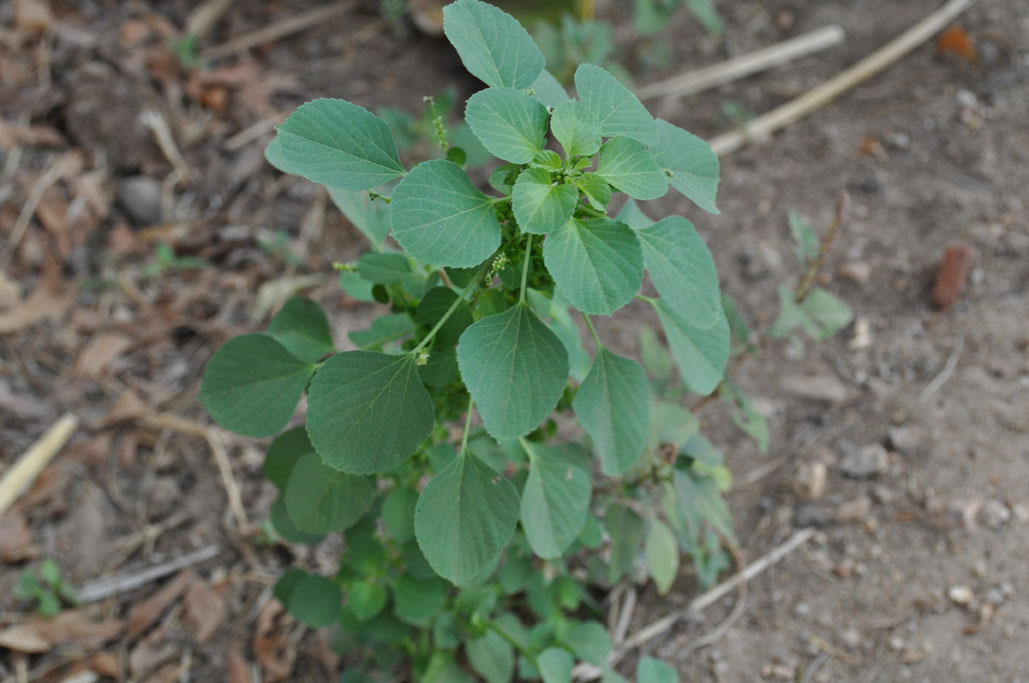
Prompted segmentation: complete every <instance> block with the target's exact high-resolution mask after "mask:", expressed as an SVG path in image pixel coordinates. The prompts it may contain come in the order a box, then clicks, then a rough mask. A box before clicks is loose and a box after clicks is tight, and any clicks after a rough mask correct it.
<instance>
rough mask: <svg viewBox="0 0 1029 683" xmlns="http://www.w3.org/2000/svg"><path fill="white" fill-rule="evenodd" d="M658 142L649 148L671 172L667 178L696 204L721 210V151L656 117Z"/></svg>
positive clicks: (712, 209)
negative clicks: (719, 187)
mask: <svg viewBox="0 0 1029 683" xmlns="http://www.w3.org/2000/svg"><path fill="white" fill-rule="evenodd" d="M657 129H658V140H657V144H656V145H654V146H653V147H651V148H650V151H651V152H652V153H653V155H654V160H655V161H656V162H657V165H658V166H660V167H661V168H662V169H664V170H665V171H667V172H668V174H669V175H668V182H669V183H670V184H671V186H672V187H674V188H675V189H676V190H678V191H679V192H681V193H682V194H683V195H685V196H686V198H687V199H689V200H690V201H692V202H693V203H694V204H696V205H697V206H699V207H700V208H702V209H704V210H705V211H707V212H709V213H713V214H717V213H718V207H717V206H715V199H716V197H717V195H718V178H719V164H718V155H716V154H715V153H714V151H713V150H712V149H711V146H710V145H708V144H707V143H706V142H704V141H703V140H701V139H700V138H698V137H697V136H696V135H693V134H692V133H687V132H686V131H684V130H683V129H682V128H679V127H678V126H674V125H672V124H670V123H668V122H667V121H663V120H661V119H658V120H657Z"/></svg>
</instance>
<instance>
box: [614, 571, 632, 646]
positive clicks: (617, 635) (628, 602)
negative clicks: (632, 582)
mask: <svg viewBox="0 0 1029 683" xmlns="http://www.w3.org/2000/svg"><path fill="white" fill-rule="evenodd" d="M635 611H636V587H635V586H629V587H628V589H627V590H626V591H625V604H624V605H622V611H621V613H620V614H619V615H618V623H617V624H616V625H615V630H614V633H613V635H612V637H611V642H612V643H613V644H614V646H615V647H618V646H619V645H621V644H622V643H623V642H624V641H625V634H626V632H627V631H628V630H629V621H630V620H631V619H632V613H633V612H635Z"/></svg>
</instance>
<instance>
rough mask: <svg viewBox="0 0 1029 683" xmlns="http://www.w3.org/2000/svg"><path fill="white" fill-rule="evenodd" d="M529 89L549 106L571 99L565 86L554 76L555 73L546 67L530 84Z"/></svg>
mask: <svg viewBox="0 0 1029 683" xmlns="http://www.w3.org/2000/svg"><path fill="white" fill-rule="evenodd" d="M529 90H531V91H532V93H533V97H535V98H536V99H537V100H539V101H540V102H541V103H543V104H545V105H546V106H548V107H556V106H557V105H559V104H561V103H562V102H565V101H567V100H568V99H570V98H569V97H568V91H567V90H565V87H564V86H563V85H561V82H560V81H558V80H557V79H556V78H555V77H554V74H552V73H550V72H549V71H548V70H546V69H544V70H543V71H540V75H539V76H537V77H536V80H535V81H533V82H532V85H530V86H529Z"/></svg>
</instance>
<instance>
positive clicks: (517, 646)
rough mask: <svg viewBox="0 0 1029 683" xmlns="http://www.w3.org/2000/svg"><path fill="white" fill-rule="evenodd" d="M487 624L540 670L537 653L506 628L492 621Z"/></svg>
mask: <svg viewBox="0 0 1029 683" xmlns="http://www.w3.org/2000/svg"><path fill="white" fill-rule="evenodd" d="M486 626H487V628H489V630H491V631H493V632H494V633H496V634H497V635H499V636H500V637H501V638H503V639H504V640H506V641H507V642H508V644H509V645H510V646H511V647H513V648H514V649H515V650H517V651H518V652H520V653H521V654H522V656H523V657H525V659H526V660H528V662H529V664H532V666H533V667H534V668H535V669H536V670H537V671H539V668H540V665H539V661H538V660H537V659H536V655H534V654H532V653H531V652H529V651H528V650H526V649H525V648H524V647H522V645H521V643H519V642H518V641H517V640H515V639H514V638H512V637H511V636H510V635H508V633H507V631H505V630H504V629H502V628H500V627H499V626H497V625H496V624H495V623H493V622H492V621H491V622H489V623H488V624H487V625H486Z"/></svg>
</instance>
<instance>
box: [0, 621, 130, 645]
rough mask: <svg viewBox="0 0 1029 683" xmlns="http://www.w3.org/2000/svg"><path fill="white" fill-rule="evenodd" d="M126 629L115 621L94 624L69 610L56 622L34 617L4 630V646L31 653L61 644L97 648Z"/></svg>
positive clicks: (0, 638) (1, 642)
mask: <svg viewBox="0 0 1029 683" xmlns="http://www.w3.org/2000/svg"><path fill="white" fill-rule="evenodd" d="M123 626H124V624H123V623H122V622H121V621H117V620H114V619H109V620H106V621H92V620H91V619H90V618H89V617H87V616H86V615H85V613H83V612H81V611H78V610H71V611H65V612H61V613H60V614H58V615H57V616H56V617H54V618H53V619H44V618H43V617H33V618H31V619H28V620H26V621H23V622H21V623H19V624H15V625H14V626H11V627H9V628H6V629H4V630H3V631H0V647H6V648H8V649H11V650H15V651H17V652H27V653H36V652H47V651H48V650H50V649H51V648H53V647H56V646H58V645H80V646H82V647H86V648H95V647H100V646H101V645H103V644H104V643H106V642H108V641H110V640H113V639H114V638H117V637H118V635H119V634H121V632H122V628H123Z"/></svg>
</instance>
